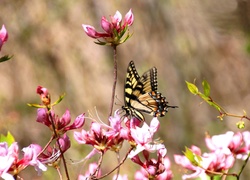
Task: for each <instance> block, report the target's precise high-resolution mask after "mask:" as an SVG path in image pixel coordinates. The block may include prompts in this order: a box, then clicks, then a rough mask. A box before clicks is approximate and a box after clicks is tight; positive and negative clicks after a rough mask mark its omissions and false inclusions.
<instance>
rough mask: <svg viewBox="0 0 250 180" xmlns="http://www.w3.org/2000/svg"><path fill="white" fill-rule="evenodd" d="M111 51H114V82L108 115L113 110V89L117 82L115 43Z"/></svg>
mask: <svg viewBox="0 0 250 180" xmlns="http://www.w3.org/2000/svg"><path fill="white" fill-rule="evenodd" d="M113 51H114V55H113V59H114V84H113V88H112V96H111V103H110V112H109V117H110V116H111V115H112V112H113V105H114V100H115V89H116V82H117V59H116V55H117V49H116V45H114V46H113ZM109 117H108V118H109Z"/></svg>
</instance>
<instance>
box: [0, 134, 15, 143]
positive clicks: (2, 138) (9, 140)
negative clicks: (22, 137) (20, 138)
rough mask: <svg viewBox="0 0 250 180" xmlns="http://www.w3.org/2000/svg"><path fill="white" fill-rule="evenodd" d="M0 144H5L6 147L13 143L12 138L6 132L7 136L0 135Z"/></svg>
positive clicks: (13, 139)
mask: <svg viewBox="0 0 250 180" xmlns="http://www.w3.org/2000/svg"><path fill="white" fill-rule="evenodd" d="M0 142H6V143H7V144H8V146H10V145H11V144H12V143H13V142H15V138H14V136H13V135H12V134H11V133H10V132H9V131H8V133H7V135H6V136H4V135H3V134H1V135H0Z"/></svg>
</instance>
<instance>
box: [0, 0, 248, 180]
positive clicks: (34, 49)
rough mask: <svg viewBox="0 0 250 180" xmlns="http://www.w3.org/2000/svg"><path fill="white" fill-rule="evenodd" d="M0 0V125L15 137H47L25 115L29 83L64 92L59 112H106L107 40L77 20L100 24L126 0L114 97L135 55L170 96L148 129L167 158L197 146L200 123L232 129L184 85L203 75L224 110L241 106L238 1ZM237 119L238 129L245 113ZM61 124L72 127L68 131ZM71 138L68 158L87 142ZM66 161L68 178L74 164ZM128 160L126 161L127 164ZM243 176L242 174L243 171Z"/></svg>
mask: <svg viewBox="0 0 250 180" xmlns="http://www.w3.org/2000/svg"><path fill="white" fill-rule="evenodd" d="M0 7H1V8H0V24H5V26H6V28H7V30H8V32H9V40H8V42H7V43H6V44H5V45H4V47H3V49H2V51H1V55H5V54H10V55H12V54H13V55H14V57H13V58H12V60H11V61H9V62H5V63H1V64H0V81H1V83H0V112H1V117H0V123H1V124H0V132H1V133H6V132H7V130H10V131H11V132H12V133H13V134H14V136H15V138H16V140H17V141H18V142H19V145H20V147H24V146H28V145H29V144H30V143H39V144H41V145H44V144H45V143H46V142H47V141H48V139H49V137H50V132H49V131H48V129H47V128H46V127H44V126H42V125H41V124H37V123H36V122H35V120H36V110H35V109H32V108H30V107H27V106H26V103H35V102H39V97H38V95H36V93H35V91H36V87H37V86H38V85H42V86H44V87H47V88H48V89H49V90H50V93H51V95H52V99H53V100H56V99H57V97H58V96H59V95H60V94H62V93H64V92H65V93H66V94H67V95H66V98H65V99H64V101H63V102H62V103H60V104H59V105H58V106H57V107H56V112H57V113H58V114H59V115H61V114H63V113H64V111H65V109H66V108H68V109H69V110H70V111H71V115H72V119H74V118H75V117H76V116H77V115H79V114H81V113H83V112H86V113H87V114H88V110H90V111H92V114H94V109H95V107H96V108H97V111H98V113H99V115H100V116H101V117H102V118H103V120H104V121H105V120H106V117H107V115H108V112H109V105H110V98H111V88H112V83H113V69H112V67H113V65H112V62H113V61H112V49H111V48H110V47H103V46H98V45H95V44H94V43H93V40H92V39H90V38H89V37H87V36H86V35H85V33H84V31H83V29H82V27H81V24H83V23H85V24H90V25H93V26H94V27H97V29H98V30H101V28H100V19H101V16H103V15H105V16H106V17H108V16H109V15H114V14H115V11H116V10H119V11H120V12H121V13H122V14H123V15H125V14H126V13H127V11H128V10H129V9H130V8H132V10H133V13H134V16H135V21H134V24H133V26H132V28H131V29H130V31H131V32H133V36H132V38H131V39H129V40H128V41H127V42H126V43H125V44H123V45H121V46H119V47H118V70H119V72H118V78H119V79H118V86H117V92H116V95H117V97H118V99H116V102H117V104H121V103H120V100H121V101H123V84H124V78H125V73H126V67H127V64H128V63H129V61H130V60H134V61H135V64H136V67H137V69H138V71H139V73H140V74H142V73H143V72H144V71H146V70H147V69H149V68H151V67H153V66H156V67H157V69H158V83H159V88H158V89H159V90H160V92H162V94H164V95H165V96H166V97H167V99H168V101H169V102H170V104H172V105H178V106H179V109H174V110H173V109H171V110H170V112H169V113H168V114H167V115H166V116H165V117H164V118H160V121H161V127H160V132H159V134H158V135H159V137H161V138H162V139H163V140H164V142H165V145H166V147H167V148H168V156H169V157H170V159H171V160H172V162H173V154H174V153H179V154H180V153H181V152H182V151H183V150H184V146H190V145H191V144H195V145H200V146H203V147H204V133H205V132H206V131H209V132H210V133H211V134H212V135H213V134H219V133H225V132H226V131H228V130H233V131H238V130H237V128H236V127H235V123H236V122H237V120H236V119H233V118H225V120H224V121H222V122H221V121H219V120H218V119H216V116H217V115H218V114H217V112H216V111H215V110H214V109H213V108H212V107H209V106H208V105H206V104H202V105H200V99H199V98H198V97H194V96H193V95H191V94H190V93H189V92H188V90H187V88H186V85H185V80H187V81H190V82H193V80H194V79H196V82H197V84H198V85H199V86H200V84H201V82H202V80H203V79H206V80H207V81H208V82H209V83H210V85H211V88H212V92H211V95H212V97H213V98H214V99H215V100H216V101H217V102H218V103H219V104H221V105H222V106H223V107H225V108H226V109H227V110H228V111H230V112H231V113H238V114H241V113H242V109H245V110H246V112H250V108H249V101H250V93H249V85H250V83H249V78H250V71H249V67H250V59H249V52H248V48H249V32H250V31H249V28H250V14H249V13H248V12H249V11H248V10H249V7H250V3H249V2H248V1H243V0H238V1H235V0H220V1H217V0H210V1H199V0H193V1H185V0H169V1H164V0H158V1H150V0H144V1H98V0H92V1H76V0H71V1H66V0H54V1H49V0H45V1H28V0H1V1H0ZM119 107H120V106H115V108H119ZM149 119H150V118H149ZM88 122H89V121H88ZM88 122H87V125H86V126H88V124H89V123H88ZM246 124H247V126H246V128H245V130H248V129H249V127H250V126H249V122H247V123H246ZM68 134H69V135H70V136H71V137H72V132H70V133H68ZM72 141H73V142H72V146H73V148H72V149H70V150H69V151H68V152H67V158H68V159H69V158H72V159H74V160H76V159H80V158H82V157H84V155H86V154H87V153H88V152H89V151H90V148H86V147H83V146H81V147H80V146H79V145H77V144H76V143H75V142H74V140H72ZM204 150H205V149H204ZM109 155H110V156H108V157H109V158H111V157H114V155H113V154H109ZM111 160H112V159H109V161H107V163H106V164H104V171H107V170H108V169H110V166H111V165H110V164H112V166H115V165H116V160H115V159H113V161H112V162H111ZM69 166H70V171H71V172H70V174H71V175H72V177H73V178H72V179H74V178H75V177H76V175H77V173H78V172H79V171H78V169H79V170H80V168H81V166H82V164H78V165H69ZM131 166H132V165H131V163H129V161H128V162H126V164H125V166H124V168H123V169H122V173H128V174H129V175H130V176H129V177H130V179H133V176H132V173H131ZM248 166H249V165H248ZM83 168H86V167H85V166H84V167H83ZM138 168H139V167H138V166H133V171H135V170H136V169H138ZM172 168H173V170H174V175H175V178H174V179H180V174H181V173H183V172H180V169H179V168H178V167H176V166H175V164H174V162H173V163H172ZM236 170H237V167H236ZM248 170H249V167H248ZM246 172H247V170H246ZM34 174H35V172H34V170H33V169H32V168H30V170H27V171H25V172H24V173H23V174H22V175H23V177H24V178H25V179H30V178H31V177H32V179H58V178H55V177H57V175H56V172H55V171H53V170H52V169H50V170H49V171H48V172H47V173H45V176H42V177H37V178H34V177H36V175H34ZM52 177H53V178H52ZM245 178H246V179H248V178H249V175H247V173H245ZM108 179H109V178H108Z"/></svg>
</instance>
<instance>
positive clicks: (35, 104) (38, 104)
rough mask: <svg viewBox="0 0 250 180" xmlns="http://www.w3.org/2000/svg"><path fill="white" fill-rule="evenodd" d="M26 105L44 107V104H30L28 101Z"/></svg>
mask: <svg viewBox="0 0 250 180" xmlns="http://www.w3.org/2000/svg"><path fill="white" fill-rule="evenodd" d="M27 105H28V106H30V107H35V108H46V106H44V105H41V104H30V103H27Z"/></svg>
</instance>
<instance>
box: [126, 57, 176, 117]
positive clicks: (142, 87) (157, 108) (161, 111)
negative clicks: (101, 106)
mask: <svg viewBox="0 0 250 180" xmlns="http://www.w3.org/2000/svg"><path fill="white" fill-rule="evenodd" d="M124 97H125V99H124V101H125V106H123V107H122V109H123V110H125V112H126V114H125V116H129V115H130V116H134V117H136V118H137V119H139V120H141V121H144V116H143V114H142V113H141V112H145V113H147V114H149V115H151V116H154V117H158V116H164V115H165V114H166V112H167V111H168V108H169V107H172V108H175V107H177V106H169V105H168V102H167V101H166V98H165V97H163V96H162V95H161V93H159V92H157V69H156V68H155V67H153V68H151V69H149V70H148V71H146V72H145V73H144V74H143V75H142V76H141V77H140V76H139V74H138V73H137V70H136V68H135V65H134V62H133V61H131V62H130V63H129V66H128V69H127V76H126V81H125V88H124Z"/></svg>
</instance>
